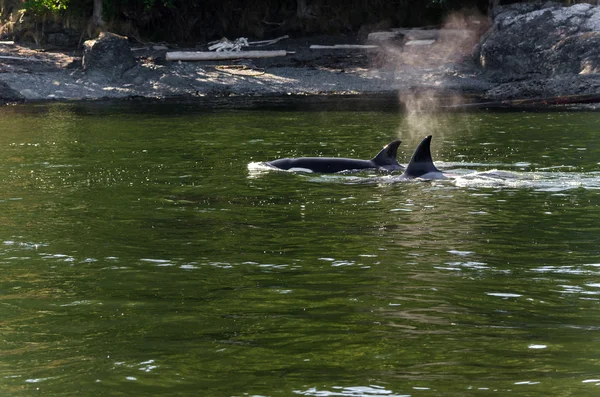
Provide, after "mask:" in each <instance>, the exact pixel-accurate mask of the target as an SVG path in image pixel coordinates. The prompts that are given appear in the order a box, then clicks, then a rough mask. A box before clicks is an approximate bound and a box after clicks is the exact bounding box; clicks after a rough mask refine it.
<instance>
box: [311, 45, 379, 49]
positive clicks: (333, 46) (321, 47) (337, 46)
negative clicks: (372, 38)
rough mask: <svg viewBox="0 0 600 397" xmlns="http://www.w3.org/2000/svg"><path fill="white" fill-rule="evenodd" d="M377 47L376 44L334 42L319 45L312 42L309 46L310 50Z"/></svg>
mask: <svg viewBox="0 0 600 397" xmlns="http://www.w3.org/2000/svg"><path fill="white" fill-rule="evenodd" d="M377 48H379V46H376V45H370V44H369V45H363V44H335V45H319V44H313V45H311V46H310V49H311V50H375V49H377Z"/></svg>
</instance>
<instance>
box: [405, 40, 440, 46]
mask: <svg viewBox="0 0 600 397" xmlns="http://www.w3.org/2000/svg"><path fill="white" fill-rule="evenodd" d="M433 43H435V40H409V41H407V42H406V43H405V44H404V45H405V46H409V47H410V46H419V45H432V44H433Z"/></svg>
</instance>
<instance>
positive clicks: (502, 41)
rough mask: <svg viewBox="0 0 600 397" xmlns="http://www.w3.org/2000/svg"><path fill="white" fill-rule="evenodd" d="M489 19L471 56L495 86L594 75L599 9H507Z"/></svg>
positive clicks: (599, 62) (599, 65)
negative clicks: (511, 82) (567, 76)
mask: <svg viewBox="0 0 600 397" xmlns="http://www.w3.org/2000/svg"><path fill="white" fill-rule="evenodd" d="M492 17H493V18H494V24H493V26H492V28H491V29H490V30H489V31H488V32H487V33H486V34H485V35H484V36H483V37H482V39H481V41H480V44H479V46H478V48H477V49H476V53H475V54H474V55H475V59H476V61H477V62H478V63H479V64H480V66H481V67H482V68H483V69H484V70H485V71H486V72H489V73H490V74H491V75H492V76H495V77H496V80H499V81H514V80H522V79H527V78H551V77H556V76H561V75H588V74H596V73H600V6H592V5H590V4H583V3H582V4H575V5H573V6H570V7H563V6H562V5H561V4H560V3H544V4H542V3H523V4H512V5H508V6H501V7H498V8H497V9H495V11H494V13H493V15H492Z"/></svg>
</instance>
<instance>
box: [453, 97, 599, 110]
mask: <svg viewBox="0 0 600 397" xmlns="http://www.w3.org/2000/svg"><path fill="white" fill-rule="evenodd" d="M577 103H582V104H583V103H600V95H599V94H585V95H565V96H557V97H549V98H531V99H506V100H503V101H491V102H475V103H466V104H461V105H453V106H445V107H446V108H448V109H511V108H514V109H518V108H526V107H527V108H535V107H546V106H552V105H572V104H577Z"/></svg>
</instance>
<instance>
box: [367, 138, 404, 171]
mask: <svg viewBox="0 0 600 397" xmlns="http://www.w3.org/2000/svg"><path fill="white" fill-rule="evenodd" d="M401 143H402V141H400V140H397V141H393V142H390V143H388V144H387V145H386V146H384V147H383V149H381V151H380V152H379V153H378V154H377V156H375V157H373V160H371V161H373V162H374V163H375V164H377V165H378V166H385V165H398V160H396V156H397V155H398V146H400V144H401Z"/></svg>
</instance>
